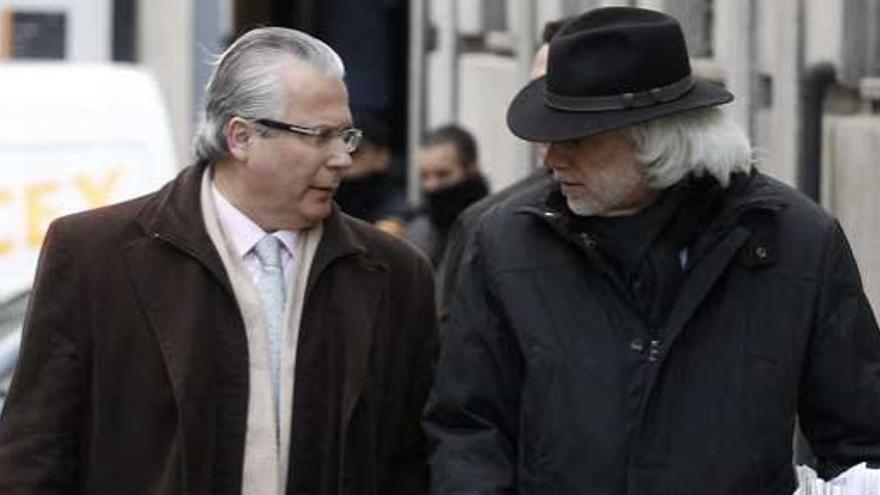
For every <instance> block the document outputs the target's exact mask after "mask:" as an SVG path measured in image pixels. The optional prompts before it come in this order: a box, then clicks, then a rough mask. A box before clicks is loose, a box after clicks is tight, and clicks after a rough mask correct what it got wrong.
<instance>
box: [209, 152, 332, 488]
mask: <svg viewBox="0 0 880 495" xmlns="http://www.w3.org/2000/svg"><path fill="white" fill-rule="evenodd" d="M212 170H213V168H212V167H208V168H207V169H206V170H205V174H204V175H203V176H202V190H201V204H202V216H203V218H204V221H205V226H206V228H207V230H208V235H209V236H210V238H211V241H212V242H213V243H214V246H215V247H216V248H217V251H218V252H219V253H220V258H221V259H222V260H223V266H224V267H225V268H226V273H227V274H228V275H229V279H230V281H231V283H232V289H233V292H235V299H236V301H237V302H238V307H239V310H240V311H241V315H242V319H243V320H244V325H245V331H246V334H247V342H248V363H249V370H248V371H249V373H248V383H249V387H248V390H249V395H248V415H247V430H246V432H245V448H244V466H243V469H244V471H243V476H242V490H241V493H242V495H276V494H277V495H282V494H283V493H284V491H285V486H286V484H287V475H288V473H287V468H288V466H289V455H290V423H291V416H292V412H293V380H294V370H295V360H296V345H297V340H298V336H299V326H300V320H301V316H302V306H303V295H304V294H305V288H306V281H307V280H308V277H309V270H310V268H311V265H312V261H313V260H314V257H315V252H316V251H317V248H318V244H319V242H320V240H321V234H322V231H323V230H322V226H321V225H320V224H319V225H318V226H317V227H314V228H312V229H309V230H306V231H301V232H300V235H299V237H298V243H297V247H296V252H295V253H293V256H294V258H293V262H294V267H293V268H294V269H293V270H292V271H291V276H292V278H293V280H288V281H287V287H288V291H287V303H286V307H285V320H286V321H287V327H286V329H285V341H284V342H285V345H284V347H283V348H282V353H281V394H282V397H281V411H282V413H281V421H280V426H281V434H280V439H281V442H280V445H278V444H276V441H275V410H274V407H272V387H271V382H270V379H269V357H268V352H267V347H266V346H267V340H266V339H267V336H266V335H267V334H266V323H265V319H264V316H263V310H262V308H261V303H260V296H259V294H258V293H257V289H256V287H255V286H254V283H253V281H252V280H251V277H250V276H249V275H248V273H247V271H246V270H245V268H244V265H243V264H242V261H241V259H240V258H239V257H238V256H237V255H236V254H235V251H234V250H233V249H232V245H231V243H229V241H228V239H226V237H225V235H224V233H223V229H222V227H221V225H220V222H219V220H218V219H217V212H216V207H215V205H214V199H213V195H212V194H211V180H212V179H211V173H212Z"/></svg>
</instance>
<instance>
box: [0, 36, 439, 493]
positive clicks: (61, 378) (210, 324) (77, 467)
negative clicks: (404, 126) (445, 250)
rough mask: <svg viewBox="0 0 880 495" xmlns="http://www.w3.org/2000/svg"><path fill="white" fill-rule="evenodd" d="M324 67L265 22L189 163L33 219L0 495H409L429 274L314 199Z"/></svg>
mask: <svg viewBox="0 0 880 495" xmlns="http://www.w3.org/2000/svg"><path fill="white" fill-rule="evenodd" d="M343 74H344V69H343V64H342V61H341V60H340V59H339V57H338V55H336V53H334V52H333V51H332V50H331V49H330V48H329V47H328V46H326V45H325V44H324V43H322V42H320V41H318V40H316V39H314V38H312V37H310V36H308V35H305V34H303V33H300V32H298V31H293V30H289V29H279V28H266V29H258V30H254V31H251V32H249V33H247V34H245V35H244V36H242V37H241V38H239V39H238V40H237V41H236V42H235V43H234V44H233V45H232V46H231V47H230V48H229V50H227V51H226V53H224V54H223V56H222V57H221V59H220V61H219V63H218V65H217V67H216V69H215V72H214V74H213V76H212V79H211V82H210V83H209V86H208V89H207V97H206V105H205V114H204V119H203V121H202V123H201V126H200V128H199V130H198V134H197V136H196V139H195V145H194V149H195V155H196V161H197V164H196V165H194V166H192V167H189V168H187V169H186V170H184V171H183V172H182V173H181V174H180V175H179V176H178V177H177V178H176V179H175V180H174V181H172V182H170V183H169V184H168V185H166V186H165V187H164V188H163V189H161V190H160V191H158V192H156V193H154V194H152V195H149V196H146V197H143V198H140V199H136V200H134V201H131V202H128V203H123V204H119V205H114V206H110V207H108V208H105V209H101V210H97V211H91V212H86V213H83V214H78V215H74V216H70V217H66V218H62V219H59V220H57V221H55V222H54V223H53V225H52V227H51V228H50V231H49V233H48V236H47V240H46V244H45V246H44V250H43V254H42V258H41V262H40V267H39V270H38V274H37V278H36V283H35V289H34V293H33V296H32V306H31V308H30V312H29V316H28V319H27V323H26V325H25V330H24V335H25V337H24V341H23V343H22V354H21V359H20V362H19V367H18V369H17V371H16V374H15V378H14V380H13V384H12V390H11V392H10V395H9V399H8V402H7V404H6V409H5V412H4V415H3V417H2V420H0V492H2V493H4V494H25V493H28V494H30V493H84V494H98V493H126V494H169V495H170V494H183V493H188V494H206V495H207V494H217V493H229V494H239V493H243V494H246V495H264V494H273V495H275V494H282V493H289V494H292V493H313V494H328V495H329V494H338V493H382V494H386V493H399V494H407V495H408V494H413V493H416V494H417V493H423V492H424V491H425V487H426V481H427V475H426V467H425V459H424V442H423V437H422V433H421V430H420V428H419V421H418V417H419V412H420V409H421V407H422V405H423V402H424V397H425V395H426V393H427V386H428V383H429V376H428V370H429V366H428V365H429V363H430V361H431V356H432V353H433V346H434V343H435V314H434V309H433V289H432V273H431V268H430V267H429V264H428V263H427V261H426V260H425V259H424V258H423V257H422V256H420V255H418V254H417V253H416V252H415V251H414V250H413V249H412V248H410V247H408V246H407V245H406V244H405V243H404V242H403V241H398V240H396V239H394V238H392V237H390V236H388V235H385V234H383V233H381V232H379V231H378V230H376V229H374V228H372V227H370V226H368V225H366V224H364V223H362V222H360V221H357V220H354V219H352V218H349V217H347V216H345V215H343V214H341V213H340V212H339V211H338V210H337V209H336V208H335V207H334V205H333V202H332V199H333V194H334V192H335V190H336V188H337V186H338V185H339V181H340V177H341V172H342V171H343V170H344V169H345V168H346V167H348V166H349V165H350V164H351V157H350V153H351V152H352V151H354V150H355V149H356V148H357V145H358V141H359V138H360V133H359V131H358V130H356V129H353V128H352V127H351V123H352V118H351V113H350V111H349V108H348V95H347V91H346V87H345V84H344V82H343Z"/></svg>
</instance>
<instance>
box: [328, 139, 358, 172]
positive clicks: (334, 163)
mask: <svg viewBox="0 0 880 495" xmlns="http://www.w3.org/2000/svg"><path fill="white" fill-rule="evenodd" d="M330 153H331V154H330V159H329V160H327V166H328V167H332V168H348V167H350V166H351V163H352V160H351V153H349V152H348V151H346V150H345V145H344V144H341V143H340V144H336V145H334V146H333V149H332V150H331V152H330Z"/></svg>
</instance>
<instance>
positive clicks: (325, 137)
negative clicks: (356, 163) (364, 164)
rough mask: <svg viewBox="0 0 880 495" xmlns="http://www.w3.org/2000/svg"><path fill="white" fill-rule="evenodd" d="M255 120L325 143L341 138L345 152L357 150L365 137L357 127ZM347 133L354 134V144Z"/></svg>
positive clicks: (261, 123)
mask: <svg viewBox="0 0 880 495" xmlns="http://www.w3.org/2000/svg"><path fill="white" fill-rule="evenodd" d="M254 122H256V123H257V124H260V125H262V126H264V127H268V128H270V129H278V130H281V131H287V132H290V133H293V134H299V135H301V136H312V137H316V138H318V140H319V141H321V142H323V143H329V142H330V140H331V139H333V138H337V137H338V138H341V139H342V143H343V144H344V145H345V152H346V153H349V154H350V153H354V152H355V151H357V149H358V147H359V146H360V144H361V142H362V141H363V138H364V131H362V130H360V129H358V128H356V127H346V128H345V129H327V128H325V127H309V126H303V125H296V124H288V123H287V122H280V121H278V120H272V119H255V120H254ZM346 134H347V135H349V136H352V138H351V139H352V140H353V141H354V143H353V144H352V143H350V141H349V138H346Z"/></svg>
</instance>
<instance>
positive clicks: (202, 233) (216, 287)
mask: <svg viewBox="0 0 880 495" xmlns="http://www.w3.org/2000/svg"><path fill="white" fill-rule="evenodd" d="M204 170H205V165H204V164H201V165H196V166H192V167H189V168H187V169H185V170H184V171H183V172H181V174H180V175H179V176H178V177H177V179H175V180H174V181H172V182H171V183H169V184H168V185H166V186H165V187H164V188H163V189H162V190H160V191H159V193H158V194H157V197H156V199H155V200H154V201H152V202H151V203H150V204H148V205H147V206H146V207H145V208H144V210H143V211H142V212H141V213H140V214H139V216H138V222H139V224H140V226H141V228H142V229H143V231H144V235H143V237H141V238H138V239H136V240H135V241H133V242H131V243H129V244H128V245H126V246H124V247H123V250H124V253H123V256H124V259H125V264H126V267H127V269H128V271H129V274H130V276H131V280H132V284H133V285H134V287H135V292H136V294H137V297H138V299H139V301H140V305H141V307H142V308H143V310H144V313H145V314H146V318H147V320H148V321H149V324H150V327H151V328H152V330H153V332H154V333H155V336H156V340H157V342H158V345H159V348H160V351H161V353H162V356H163V359H164V362H165V366H166V369H167V373H168V378H169V381H170V383H171V387H172V392H173V394H174V397H175V401H176V403H177V408H178V419H179V424H180V425H181V427H180V428H181V429H180V432H179V434H180V435H181V437H182V440H183V441H182V442H181V445H180V448H181V459H182V462H183V465H182V466H181V467H182V469H183V472H184V477H183V478H184V480H185V483H186V484H188V485H191V486H192V487H193V489H195V487H198V486H209V484H204V483H207V482H209V480H207V479H204V478H205V477H206V476H209V475H210V473H211V465H212V464H213V461H212V459H213V452H212V451H211V450H210V448H211V447H210V446H211V444H212V442H209V441H207V440H209V439H212V438H213V434H214V424H213V421H211V420H209V419H208V418H213V417H214V416H213V415H214V412H215V411H214V401H213V400H212V399H210V397H212V395H211V394H212V393H213V391H214V390H215V387H214V385H215V383H214V382H215V381H216V379H217V377H216V376H215V369H216V367H215V362H216V359H217V353H218V352H221V351H220V350H219V349H218V346H217V345H216V342H217V341H218V339H217V336H218V335H220V334H222V335H223V336H224V337H223V338H225V339H227V340H229V339H232V340H231V341H234V342H235V344H234V345H236V346H238V345H239V344H240V345H245V346H246V345H247V344H246V337H245V333H244V326H243V323H242V320H241V315H240V313H239V312H238V310H237V306H236V305H235V299H234V297H233V295H232V294H233V292H232V288H231V284H230V281H229V278H228V276H227V274H226V271H225V269H224V268H223V264H222V261H221V259H220V256H219V254H218V253H217V251H216V249H215V248H214V245H213V243H212V242H211V240H210V237H209V236H208V233H207V231H206V229H205V226H204V221H203V219H202V214H201V205H200V194H199V191H200V187H201V180H202V174H203V172H204ZM224 298H226V299H227V300H226V301H224ZM220 325H223V329H221V328H218V327H219V326H220ZM238 348H242V347H238ZM227 354H228V353H227ZM227 357H228V358H230V359H231V358H233V357H234V356H227ZM239 357H240V360H239V361H241V362H236V363H228V364H229V366H236V367H241V366H244V367H246V366H247V364H246V362H247V356H246V352H245V353H244V354H242V355H241V356H239ZM236 359H238V358H236ZM245 389H246V385H245ZM245 396H246V393H245ZM242 428H243V425H242ZM196 491H198V490H196Z"/></svg>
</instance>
